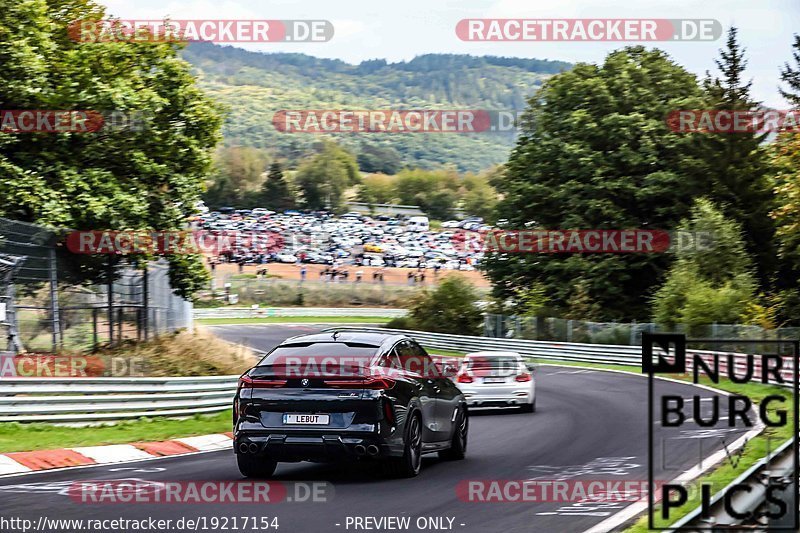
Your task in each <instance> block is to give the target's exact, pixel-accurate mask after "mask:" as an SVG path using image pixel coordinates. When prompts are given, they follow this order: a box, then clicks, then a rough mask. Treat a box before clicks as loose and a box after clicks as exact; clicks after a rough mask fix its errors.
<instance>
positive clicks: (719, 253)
mask: <svg viewBox="0 0 800 533" xmlns="http://www.w3.org/2000/svg"><path fill="white" fill-rule="evenodd" d="M680 229H682V230H684V231H690V232H691V231H710V232H712V233H713V235H714V244H713V247H711V248H709V249H707V250H679V251H678V252H677V259H676V261H675V263H674V264H673V265H672V268H671V269H670V272H669V274H668V275H667V280H666V282H665V283H664V285H663V286H662V287H661V288H660V289H659V290H658V291H657V292H656V295H655V297H654V299H653V316H654V320H655V321H656V322H657V323H658V324H660V325H664V326H667V327H674V326H675V325H676V324H684V325H686V326H688V327H689V328H690V329H689V332H690V334H692V333H693V332H696V331H697V329H696V328H697V326H701V325H707V324H712V323H714V322H718V323H728V324H730V323H738V322H740V321H741V319H743V318H744V317H745V316H746V314H747V312H748V310H749V307H748V306H749V305H750V303H751V302H753V301H754V300H755V297H756V289H757V286H758V285H757V282H756V279H755V277H754V275H753V263H752V260H751V259H750V257H749V256H748V254H747V250H746V246H745V242H744V238H743V234H742V229H741V226H740V224H739V223H738V222H736V221H734V220H731V219H728V218H726V217H725V216H724V214H723V212H722V210H721V209H719V208H717V207H716V206H715V205H714V204H713V203H712V202H711V201H710V200H708V199H700V200H698V201H697V202H695V205H694V207H693V209H692V215H691V219H690V220H688V221H685V222H684V223H682V224H681V227H680Z"/></svg>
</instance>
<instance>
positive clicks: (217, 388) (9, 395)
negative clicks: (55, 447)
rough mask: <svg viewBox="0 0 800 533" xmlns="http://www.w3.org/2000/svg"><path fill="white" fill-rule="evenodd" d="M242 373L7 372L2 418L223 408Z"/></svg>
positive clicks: (79, 418)
mask: <svg viewBox="0 0 800 533" xmlns="http://www.w3.org/2000/svg"><path fill="white" fill-rule="evenodd" d="M238 378H239V376H212V377H181V378H73V379H49V378H45V379H42V378H3V379H2V380H0V422H55V423H57V422H84V421H103V420H124V419H131V418H139V417H143V416H191V415H194V414H197V413H213V412H218V411H224V410H226V409H229V408H230V406H231V401H232V400H233V396H234V394H235V392H236V383H237V380H238Z"/></svg>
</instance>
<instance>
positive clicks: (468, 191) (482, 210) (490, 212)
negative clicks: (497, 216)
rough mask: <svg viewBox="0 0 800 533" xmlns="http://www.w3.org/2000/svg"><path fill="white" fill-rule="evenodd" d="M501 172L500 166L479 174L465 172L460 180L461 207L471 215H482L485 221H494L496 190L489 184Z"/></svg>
mask: <svg viewBox="0 0 800 533" xmlns="http://www.w3.org/2000/svg"><path fill="white" fill-rule="evenodd" d="M502 172H503V168H502V167H495V168H493V169H491V170H489V171H487V172H484V173H481V174H467V175H466V176H464V179H463V180H462V190H461V207H462V208H463V209H464V211H465V212H466V213H467V214H469V215H473V216H479V217H482V218H483V219H484V220H485V221H487V222H493V221H494V210H495V207H496V206H497V200H498V198H497V191H496V190H495V188H494V187H492V185H491V181H492V180H493V179H498V178H497V176H500V175H501V174H502Z"/></svg>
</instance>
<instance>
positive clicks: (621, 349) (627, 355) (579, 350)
mask: <svg viewBox="0 0 800 533" xmlns="http://www.w3.org/2000/svg"><path fill="white" fill-rule="evenodd" d="M334 330H338V331H348V330H349V331H369V332H375V333H396V334H399V335H409V336H411V337H414V338H415V339H416V340H417V341H418V342H419V343H420V344H422V345H423V346H425V347H426V348H435V349H439V350H451V351H456V352H480V351H513V352H517V353H519V354H521V355H523V356H526V357H530V358H534V359H541V360H544V361H564V362H574V363H605V364H609V363H610V364H617V365H625V366H635V367H639V368H641V365H642V347H641V346H629V345H613V344H579V343H573V342H548V341H533V340H524V339H498V338H493V337H471V336H467V335H451V334H447V333H430V332H426V331H410V330H402V329H388V328H369V327H358V326H338V327H330V328H328V329H326V330H325V331H334ZM788 342H789V341H787V343H788ZM713 353H714V352H711V351H708V350H687V354H689V355H693V354H696V355H699V356H701V357H702V358H703V359H704V360H706V361H707V362H710V361H711V359H712V356H713ZM731 355H732V356H733V360H734V362H735V363H734V364H735V365H736V367H737V368H739V367H742V368H744V366H745V364H746V360H745V358H746V357H748V356H747V355H746V354H743V353H734V354H731ZM754 357H755V360H754V363H755V369H756V373H755V377H756V378H759V377H760V369H761V361H760V359H759V356H754ZM687 363H688V368H689V369H691V368H692V358H691V357H689V358H688V359H687ZM726 364H727V363H726V361H725V360H722V361H721V362H720V370H721V371H725V370H726V368H725V365H726ZM782 374H783V376H784V378H785V379H786V381H787V382H789V383H791V382H792V379H793V378H792V376H793V375H794V374H793V360H792V359H791V358H789V357H786V358H784V364H783V371H782Z"/></svg>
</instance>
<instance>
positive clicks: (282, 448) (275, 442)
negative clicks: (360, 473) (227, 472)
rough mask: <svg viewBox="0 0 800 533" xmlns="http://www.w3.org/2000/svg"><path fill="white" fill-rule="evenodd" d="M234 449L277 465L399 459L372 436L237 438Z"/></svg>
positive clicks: (238, 436) (258, 436)
mask: <svg viewBox="0 0 800 533" xmlns="http://www.w3.org/2000/svg"><path fill="white" fill-rule="evenodd" d="M234 449H235V450H236V453H238V454H254V455H266V456H269V457H270V458H271V459H274V460H276V461H305V460H340V459H347V458H353V459H354V458H358V457H372V458H380V457H391V456H398V455H402V449H400V450H396V449H394V447H393V446H391V445H389V444H387V443H386V442H384V441H382V440H381V439H379V438H376V436H375V435H368V436H355V435H352V436H351V435H347V436H343V435H290V434H285V433H272V434H269V435H257V434H253V435H248V434H243V435H237V436H236V439H235V440H234Z"/></svg>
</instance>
